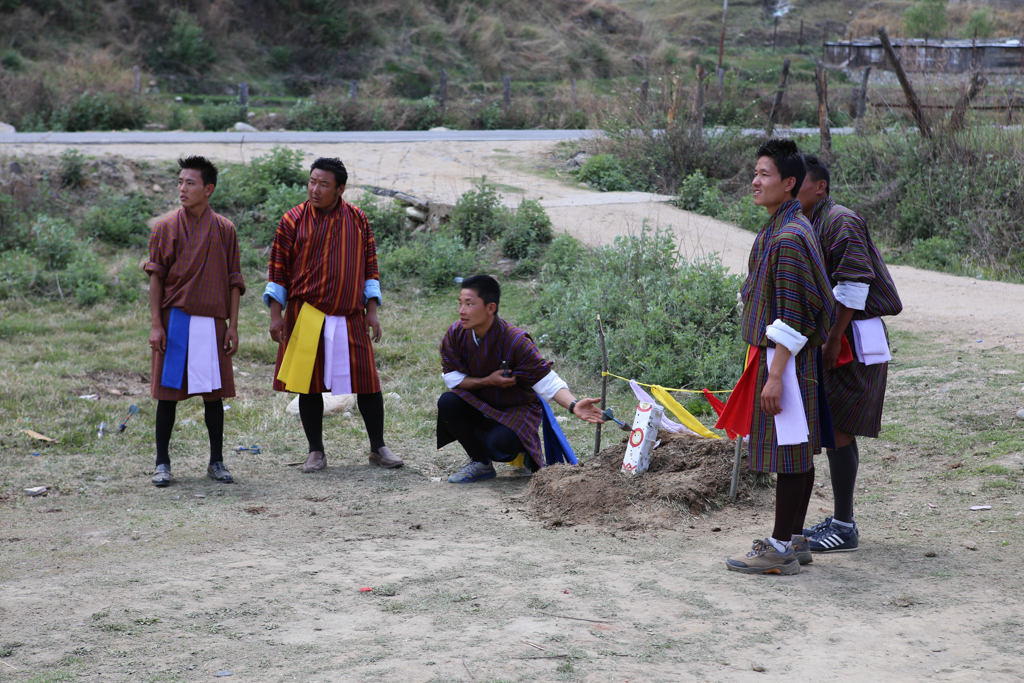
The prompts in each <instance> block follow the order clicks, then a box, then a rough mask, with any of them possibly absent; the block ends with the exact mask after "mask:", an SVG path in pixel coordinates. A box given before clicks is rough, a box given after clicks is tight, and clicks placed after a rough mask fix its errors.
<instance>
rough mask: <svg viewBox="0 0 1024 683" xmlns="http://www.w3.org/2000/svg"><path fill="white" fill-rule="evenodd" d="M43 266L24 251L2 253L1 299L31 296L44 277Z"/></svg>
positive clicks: (0, 263)
mask: <svg viewBox="0 0 1024 683" xmlns="http://www.w3.org/2000/svg"><path fill="white" fill-rule="evenodd" d="M43 272H44V268H43V264H41V263H40V262H39V259H37V258H36V257H35V256H32V255H31V254H27V253H25V252H23V251H7V252H3V253H0V299H9V298H11V297H16V296H25V295H26V294H29V293H30V292H31V291H32V289H33V287H34V286H35V284H36V281H37V280H38V279H39V278H40V277H42V276H43Z"/></svg>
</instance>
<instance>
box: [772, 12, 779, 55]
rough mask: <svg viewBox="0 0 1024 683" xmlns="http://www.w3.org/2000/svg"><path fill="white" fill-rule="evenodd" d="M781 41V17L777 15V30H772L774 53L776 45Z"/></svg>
mask: <svg viewBox="0 0 1024 683" xmlns="http://www.w3.org/2000/svg"><path fill="white" fill-rule="evenodd" d="M778 41H779V15H777V14H776V15H775V28H774V29H773V30H772V52H775V45H776V44H777V43H778Z"/></svg>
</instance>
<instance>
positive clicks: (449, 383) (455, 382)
mask: <svg viewBox="0 0 1024 683" xmlns="http://www.w3.org/2000/svg"><path fill="white" fill-rule="evenodd" d="M441 379H443V380H444V385H445V386H446V387H448V388H449V389H454V388H455V387H457V386H459V385H460V384H462V380H464V379H466V375H464V374H462V373H461V372H459V371H458V370H452V371H451V372H445V373H443V374H442V375H441Z"/></svg>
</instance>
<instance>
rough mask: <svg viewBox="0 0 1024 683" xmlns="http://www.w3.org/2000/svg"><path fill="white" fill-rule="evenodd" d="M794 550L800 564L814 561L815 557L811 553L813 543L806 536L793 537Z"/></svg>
mask: <svg viewBox="0 0 1024 683" xmlns="http://www.w3.org/2000/svg"><path fill="white" fill-rule="evenodd" d="M793 552H795V553H796V561H797V562H799V563H800V564H810V563H811V562H814V557H813V556H812V555H811V544H810V543H809V542H808V541H807V537H806V536H794V537H793Z"/></svg>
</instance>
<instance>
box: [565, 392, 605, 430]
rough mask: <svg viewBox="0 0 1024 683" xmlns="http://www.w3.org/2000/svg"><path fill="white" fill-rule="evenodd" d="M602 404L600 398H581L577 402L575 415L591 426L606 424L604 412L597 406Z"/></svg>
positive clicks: (574, 410)
mask: <svg viewBox="0 0 1024 683" xmlns="http://www.w3.org/2000/svg"><path fill="white" fill-rule="evenodd" d="M600 402H601V399H599V398H581V399H579V400H578V401H576V406H575V408H574V409H573V415H575V416H576V417H578V418H579V419H581V420H583V421H584V422H590V423H591V424H604V421H605V420H604V411H602V410H601V408H600V407H599V406H598V405H597V404H598V403H600Z"/></svg>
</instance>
